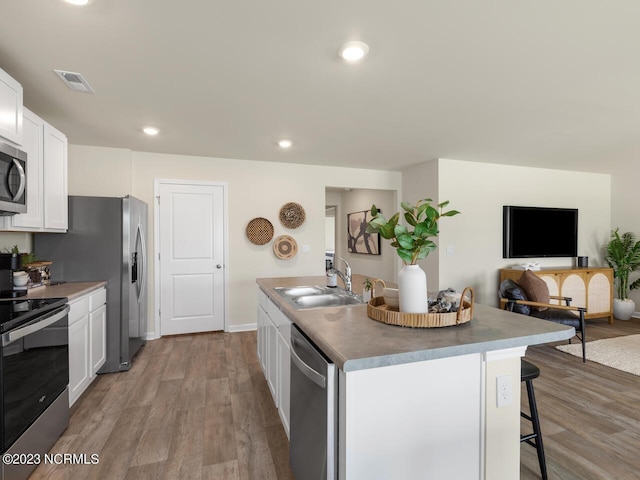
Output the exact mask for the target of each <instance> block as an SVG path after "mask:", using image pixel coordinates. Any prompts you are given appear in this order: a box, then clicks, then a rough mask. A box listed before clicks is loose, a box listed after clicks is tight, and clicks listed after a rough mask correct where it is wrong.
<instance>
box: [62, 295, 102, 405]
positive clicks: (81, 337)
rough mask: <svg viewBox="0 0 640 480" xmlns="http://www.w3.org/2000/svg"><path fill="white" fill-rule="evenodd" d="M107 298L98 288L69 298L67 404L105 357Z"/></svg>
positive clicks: (81, 390) (71, 401)
mask: <svg viewBox="0 0 640 480" xmlns="http://www.w3.org/2000/svg"><path fill="white" fill-rule="evenodd" d="M106 299H107V291H106V289H105V288H101V289H99V290H96V291H94V292H91V293H88V294H86V295H83V296H81V297H79V298H76V299H74V300H72V301H70V302H69V307H70V310H69V406H71V405H73V404H74V403H75V401H76V400H77V399H78V398H79V397H80V395H82V393H83V392H84V391H85V390H86V389H87V387H88V386H89V385H90V384H91V382H92V381H93V380H94V378H95V376H96V372H97V371H98V369H99V368H100V367H101V366H102V365H104V362H105V361H106V351H107V350H106V327H107V323H106V320H107V315H106V313H107V306H106Z"/></svg>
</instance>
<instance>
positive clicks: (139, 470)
mask: <svg viewBox="0 0 640 480" xmlns="http://www.w3.org/2000/svg"><path fill="white" fill-rule="evenodd" d="M635 333H640V320H632V321H629V322H621V321H617V322H616V323H615V325H609V324H607V323H606V321H604V320H603V321H600V320H594V321H590V322H589V325H588V339H589V340H596V339H599V338H608V337H613V336H618V335H629V334H635ZM255 341H256V336H255V332H243V333H233V334H228V333H214V334H200V335H185V336H179V337H166V338H162V339H160V340H155V341H151V342H148V343H147V345H146V346H145V347H144V349H143V350H142V352H141V353H140V354H139V355H138V357H137V358H136V361H135V362H134V363H133V367H132V368H131V370H130V371H129V372H123V373H115V374H108V375H100V376H99V377H98V379H97V380H96V381H95V382H94V383H93V385H92V386H91V387H90V389H89V390H88V391H87V392H86V393H85V394H84V395H83V396H82V398H81V399H80V400H79V401H78V403H77V404H76V405H74V408H73V409H72V416H71V421H70V425H69V428H68V429H67V430H66V431H65V433H64V435H63V436H62V437H61V438H60V440H59V441H58V442H57V443H56V445H55V446H54V449H53V451H54V452H56V453H85V454H88V455H90V454H93V453H97V454H99V458H100V463H99V464H98V465H62V466H52V465H41V466H40V467H38V469H36V471H35V472H34V474H33V475H32V477H31V478H32V479H45V478H47V479H110V480H111V479H195V480H197V479H224V480H234V479H251V480H262V479H266V480H268V479H291V478H292V475H291V471H290V470H289V466H288V462H289V458H288V442H287V437H286V435H285V432H284V430H283V428H282V426H281V423H280V418H279V416H278V413H277V411H276V409H275V406H274V404H273V400H272V399H271V395H270V393H269V391H268V388H267V385H266V382H265V380H264V377H263V375H262V371H261V369H260V366H259V364H258V362H257V358H256V355H255ZM526 358H527V359H529V360H530V361H532V362H533V363H535V364H536V365H538V366H539V367H540V370H541V377H540V378H538V379H536V380H535V382H534V385H535V391H536V395H537V400H538V408H539V410H540V415H541V418H542V431H543V435H544V443H545V451H546V455H547V464H548V469H549V478H550V479H557V480H600V479H602V480H613V479H615V480H632V479H640V461H639V460H638V453H637V451H638V447H640V377H636V376H633V375H630V374H626V373H623V372H620V371H618V370H613V369H611V368H607V367H604V366H601V365H598V364H595V363H592V362H587V363H586V364H583V363H582V361H581V359H579V358H577V357H573V356H571V355H567V354H564V353H561V352H559V351H557V350H555V349H554V348H553V347H552V346H549V345H543V346H537V347H531V348H529V349H528V350H527V355H526ZM523 398H525V397H523ZM525 405H526V402H525ZM528 428H529V426H528V425H527V424H526V423H524V422H523V429H528ZM521 464H522V468H521V478H522V480H530V479H539V478H540V475H539V469H538V463H537V457H536V454H535V449H534V448H532V447H530V446H528V445H524V444H523V445H522V448H521ZM410 480H413V479H410ZM461 480H462V479H461ZM487 480H491V479H487Z"/></svg>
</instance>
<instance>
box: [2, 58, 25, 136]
mask: <svg viewBox="0 0 640 480" xmlns="http://www.w3.org/2000/svg"><path fill="white" fill-rule="evenodd" d="M0 137H3V138H5V139H6V140H9V141H11V142H13V143H15V144H17V145H22V85H20V84H19V83H18V82H16V81H15V80H14V79H13V78H11V76H9V75H8V74H7V72H5V71H4V70H2V69H0Z"/></svg>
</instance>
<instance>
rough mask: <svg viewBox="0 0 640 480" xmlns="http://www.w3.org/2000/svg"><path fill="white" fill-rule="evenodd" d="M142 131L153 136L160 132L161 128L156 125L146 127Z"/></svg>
mask: <svg viewBox="0 0 640 480" xmlns="http://www.w3.org/2000/svg"><path fill="white" fill-rule="evenodd" d="M142 131H143V132H144V133H146V134H147V135H151V136H154V135H157V134H159V133H160V130H158V129H157V128H156V127H144V128H143V129H142Z"/></svg>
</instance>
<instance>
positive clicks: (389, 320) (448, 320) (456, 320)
mask: <svg viewBox="0 0 640 480" xmlns="http://www.w3.org/2000/svg"><path fill="white" fill-rule="evenodd" d="M467 292H469V300H467V298H466V293H467ZM460 301H461V302H462V308H459V309H458V311H457V312H449V313H403V312H399V311H398V310H397V309H393V308H391V307H390V306H388V305H386V304H385V303H384V297H374V298H372V299H371V300H369V303H368V304H367V315H368V316H369V318H371V319H373V320H376V321H378V322H382V323H386V324H388V325H398V326H401V327H411V328H436V327H450V326H453V325H461V324H463V323H467V322H469V321H471V319H472V318H473V290H472V289H471V288H470V287H467V288H465V289H464V290H463V291H462V296H461V297H460Z"/></svg>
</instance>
